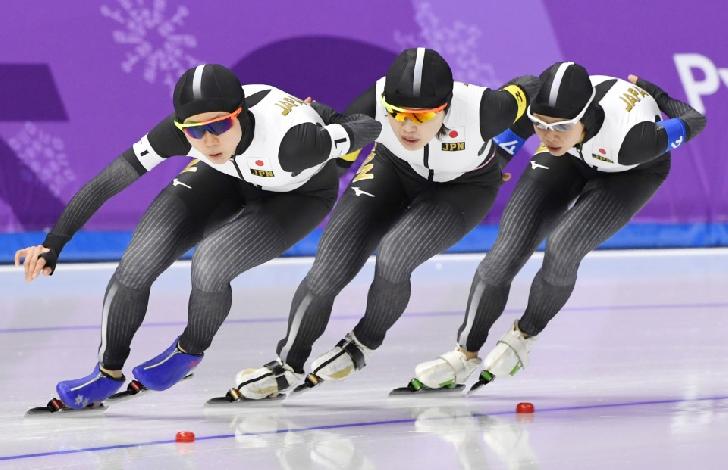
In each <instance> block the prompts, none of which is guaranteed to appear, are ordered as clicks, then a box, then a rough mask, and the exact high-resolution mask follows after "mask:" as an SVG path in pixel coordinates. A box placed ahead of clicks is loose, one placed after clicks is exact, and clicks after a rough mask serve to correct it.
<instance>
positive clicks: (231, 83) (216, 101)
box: [172, 64, 245, 122]
mask: <svg viewBox="0 0 728 470" xmlns="http://www.w3.org/2000/svg"><path fill="white" fill-rule="evenodd" d="M172 102H173V103H174V114H175V118H176V119H177V121H178V122H183V121H184V120H185V119H187V118H188V117H190V116H194V115H195V114H200V113H206V112H210V111H226V112H228V113H231V112H233V111H235V110H236V109H237V108H238V107H241V106H244V105H245V93H244V92H243V88H242V86H241V85H240V80H239V79H238V77H237V76H236V75H235V74H234V73H233V71H232V70H230V69H228V68H227V67H224V66H222V65H217V64H203V65H198V66H197V67H194V68H191V69H189V70H187V71H186V72H185V73H183V74H182V76H181V77H180V78H179V80H177V84H176V85H175V87H174V95H173V97H172Z"/></svg>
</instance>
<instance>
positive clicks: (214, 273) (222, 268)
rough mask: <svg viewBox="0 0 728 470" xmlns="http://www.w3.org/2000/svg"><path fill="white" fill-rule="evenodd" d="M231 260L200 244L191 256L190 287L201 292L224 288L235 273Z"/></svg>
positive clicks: (216, 290)
mask: <svg viewBox="0 0 728 470" xmlns="http://www.w3.org/2000/svg"><path fill="white" fill-rule="evenodd" d="M231 261H232V260H226V259H224V258H223V257H222V256H221V254H220V253H219V252H217V251H216V250H213V249H210V248H207V249H204V247H203V246H201V247H200V249H198V250H197V251H195V254H194V256H193V257H192V265H191V270H192V287H193V288H194V289H199V290H201V291H203V292H218V291H221V290H224V289H225V288H227V286H229V285H230V281H232V279H233V278H234V277H235V275H236V272H235V271H234V270H233V269H232V266H231Z"/></svg>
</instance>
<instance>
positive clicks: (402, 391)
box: [389, 384, 465, 397]
mask: <svg viewBox="0 0 728 470" xmlns="http://www.w3.org/2000/svg"><path fill="white" fill-rule="evenodd" d="M464 388H465V385H463V384H458V385H455V386H454V387H451V388H429V387H422V388H421V389H419V390H417V391H414V390H412V389H411V388H409V387H407V386H405V387H399V388H395V389H394V390H392V391H391V392H389V396H390V397H402V396H415V395H416V396H422V395H449V394H452V393H459V392H462V391H463V389H464Z"/></svg>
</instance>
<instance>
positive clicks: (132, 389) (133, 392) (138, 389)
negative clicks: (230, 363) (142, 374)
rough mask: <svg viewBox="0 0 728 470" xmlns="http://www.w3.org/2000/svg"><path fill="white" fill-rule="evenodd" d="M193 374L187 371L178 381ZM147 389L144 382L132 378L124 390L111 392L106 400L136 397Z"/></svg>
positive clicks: (117, 400)
mask: <svg viewBox="0 0 728 470" xmlns="http://www.w3.org/2000/svg"><path fill="white" fill-rule="evenodd" d="M193 375H194V374H193V373H189V374H187V375H185V376H184V377H182V379H181V380H180V382H182V381H183V380H187V379H189V378H192V376H193ZM135 383H136V385H134V384H135ZM177 383H179V382H177ZM175 385H176V384H175ZM148 391H149V389H148V388H147V387H145V386H144V384H142V383H141V382H139V381H138V380H136V379H134V380H132V381H130V382H129V385H127V387H126V390H122V391H121V392H116V393H115V394H113V395H111V396H110V397H109V398H107V400H108V401H112V402H115V403H119V402H122V401H124V400H128V399H129V398H133V397H136V396H137V395H139V394H140V393H143V392H148Z"/></svg>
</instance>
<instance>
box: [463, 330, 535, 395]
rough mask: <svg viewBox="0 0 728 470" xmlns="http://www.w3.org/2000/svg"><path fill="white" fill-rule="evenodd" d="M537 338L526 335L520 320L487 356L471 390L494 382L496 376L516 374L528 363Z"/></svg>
mask: <svg viewBox="0 0 728 470" xmlns="http://www.w3.org/2000/svg"><path fill="white" fill-rule="evenodd" d="M535 340H536V337H535V336H526V334H525V333H523V332H522V331H521V330H520V329H519V328H518V321H516V322H514V323H513V328H511V329H510V330H508V332H507V333H506V334H505V335H503V337H502V338H501V339H499V340H498V343H497V344H496V346H495V348H493V350H492V351H491V352H489V353H488V355H487V356H485V360H484V361H483V371H482V372H481V373H480V377H479V378H478V381H477V382H475V384H474V385H473V386H472V388H471V389H470V392H472V391H474V390H476V389H478V388H480V387H482V386H483V385H486V384H488V383H490V382H492V381H493V380H494V379H495V378H496V377H505V376H506V375H515V374H516V372H518V371H519V370H521V369H525V368H526V365H527V364H528V353H529V351H530V350H531V347H532V346H533V342H534V341H535Z"/></svg>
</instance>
